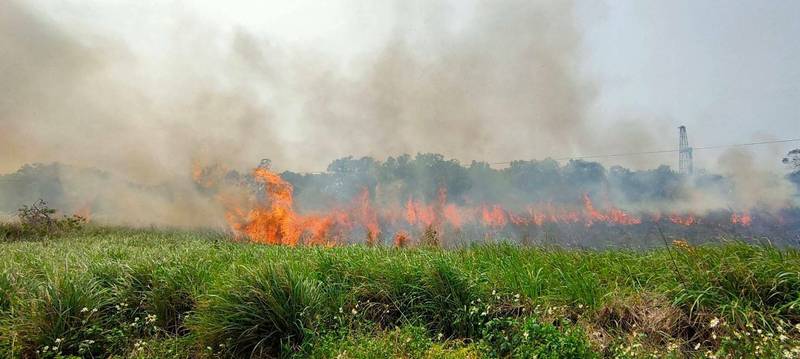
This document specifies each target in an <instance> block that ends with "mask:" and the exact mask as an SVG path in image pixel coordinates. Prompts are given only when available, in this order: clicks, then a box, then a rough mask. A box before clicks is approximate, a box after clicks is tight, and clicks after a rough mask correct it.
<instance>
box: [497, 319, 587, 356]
mask: <svg viewBox="0 0 800 359" xmlns="http://www.w3.org/2000/svg"><path fill="white" fill-rule="evenodd" d="M562 324H563V328H561V330H559V328H556V327H555V326H554V325H552V324H541V323H539V322H538V321H537V320H536V319H535V318H532V317H531V318H526V319H515V318H495V319H492V320H490V321H489V322H488V323H486V326H485V327H484V329H483V340H484V342H485V343H487V344H488V348H489V349H488V350H489V354H491V355H492V356H496V357H501V358H505V357H512V358H594V357H597V355H596V354H595V353H594V352H592V350H591V348H590V345H589V342H588V340H587V339H586V337H585V336H584V334H583V332H582V331H581V330H580V329H578V328H575V327H572V326H570V325H568V324H567V323H562Z"/></svg>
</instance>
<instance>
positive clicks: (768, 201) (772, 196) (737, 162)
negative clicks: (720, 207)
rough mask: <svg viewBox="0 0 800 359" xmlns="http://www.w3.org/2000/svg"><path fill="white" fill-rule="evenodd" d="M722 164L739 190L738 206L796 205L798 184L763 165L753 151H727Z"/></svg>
mask: <svg viewBox="0 0 800 359" xmlns="http://www.w3.org/2000/svg"><path fill="white" fill-rule="evenodd" d="M719 165H720V168H721V169H722V171H723V174H725V175H726V176H727V177H729V178H730V179H731V182H732V183H733V186H734V188H735V190H734V191H733V193H732V194H731V198H732V202H733V205H734V206H736V207H737V208H754V207H764V208H768V209H771V210H776V209H779V208H786V207H788V206H790V205H791V204H792V196H793V195H794V193H795V188H794V186H792V184H791V183H790V182H789V181H788V180H787V179H786V178H784V177H779V176H775V175H774V173H772V172H770V171H769V170H767V169H766V168H764V166H759V164H758V162H757V161H756V160H755V159H754V158H753V155H752V154H751V153H749V152H747V151H745V150H742V149H730V150H727V151H725V153H723V154H722V156H720V158H719Z"/></svg>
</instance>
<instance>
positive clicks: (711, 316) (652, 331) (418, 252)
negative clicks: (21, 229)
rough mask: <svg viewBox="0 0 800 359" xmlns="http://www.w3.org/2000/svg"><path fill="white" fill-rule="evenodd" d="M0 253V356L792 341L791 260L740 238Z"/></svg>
mask: <svg viewBox="0 0 800 359" xmlns="http://www.w3.org/2000/svg"><path fill="white" fill-rule="evenodd" d="M0 249H1V250H0V356H3V357H20V356H27V357H56V356H58V355H62V356H64V355H77V356H83V357H105V356H110V355H122V356H128V357H218V356H222V357H272V356H298V357H304V356H311V357H314V356H317V357H320V356H328V355H332V356H336V355H338V354H342V353H344V352H347V353H351V354H352V353H362V354H363V355H369V353H389V352H391V351H381V350H378V349H380V346H382V345H388V344H386V343H390V342H392V343H393V342H396V341H397V340H401V339H398V338H400V337H404V338H411V339H410V340H411V341H412V342H411V343H409V344H408V345H403V346H402V347H404V348H406V349H404V350H407V351H408V352H407V353H399V354H398V353H395V352H392V353H393V354H392V355H400V356H402V355H406V356H410V357H419V356H429V355H434V354H435V355H438V356H446V355H450V354H452V353H462V354H463V355H464V356H471V355H476V353H478V354H479V355H480V356H489V357H491V356H500V357H504V356H509V355H511V356H517V357H525V356H532V355H534V354H536V355H539V356H540V357H543V356H544V357H546V356H548V355H552V353H567V352H569V353H577V354H574V355H573V357H590V356H618V355H622V354H621V353H628V354H630V353H634V352H635V351H636V350H638V351H643V352H647V351H650V352H652V353H657V354H658V355H667V354H669V353H670V352H674V353H677V354H675V355H701V354H704V353H706V352H707V351H709V352H711V353H718V354H720V355H727V354H730V353H755V350H756V349H755V347H756V346H759V347H761V348H762V349H761V350H762V353H767V352H766V351H764V350H766V349H763V348H766V347H769V348H772V349H770V350H773V349H774V350H773V351H772V352H775V353H782V352H783V350H789V351H791V349H792V348H793V347H794V346H797V345H798V343H800V329H795V325H800V252H798V251H797V250H794V249H777V248H772V247H768V246H763V245H751V244H748V243H742V242H727V243H721V244H718V245H708V246H701V247H688V248H684V247H681V248H677V247H675V248H670V249H669V251H670V252H667V249H661V250H653V251H646V252H634V251H630V250H604V251H583V250H562V249H558V248H520V247H517V246H513V245H508V244H495V245H484V246H476V247H471V248H465V249H459V250H452V251H446V250H440V249H436V248H408V249H394V248H385V247H375V248H368V247H362V246H349V247H336V248H320V247H306V248H288V247H276V246H263V245H251V244H247V243H240V242H235V241H231V240H229V239H228V238H226V237H225V236H224V235H221V234H217V233H213V232H200V233H198V232H186V231H177V230H134V229H127V228H90V229H88V230H85V231H83V232H81V233H76V234H73V235H69V236H66V237H63V238H61V239H58V240H52V239H51V240H48V241H45V242H13V243H3V244H0ZM712 323H721V324H712ZM420 330H421V331H422V332H421V333H422V334H420ZM759 330H760V331H761V332H759ZM525 333H527V334H525ZM534 334H535V335H534ZM767 334H769V336H767ZM737 335H739V336H741V338H739V337H737ZM762 336H763V337H764V338H768V339H764V340H763V341H761V342H757V343H761V344H754V343H756V341H754V340H750V341H748V340H749V339H748V340H745V339H744V338H748V337H753V338H754V337H762ZM781 336H783V337H785V338H783V339H780V340H779V339H778V338H780V337H781ZM534 339H535V340H534ZM402 340H405V339H402ZM759 340H761V339H759ZM536 341H538V342H536ZM762 342H763V343H762ZM414 343H416V344H414ZM531 343H534V344H535V343H538V344H535V345H534V344H531ZM764 343H768V344H764ZM362 346H363V347H362ZM54 348H55V349H54ZM370 348H372V349H370ZM542 348H545V349H546V348H550V349H547V350H549V351H541V352H540V351H539V350H545V349H542ZM695 348H697V349H695ZM45 349H47V350H45ZM362 349H363V350H362ZM772 352H770V353H772ZM674 353H673V354H674ZM333 354H336V355H333ZM628 354H625V355H628ZM345 356H346V355H345ZM352 357H358V355H355V356H352Z"/></svg>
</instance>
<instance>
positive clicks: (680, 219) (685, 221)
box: [668, 214, 697, 226]
mask: <svg viewBox="0 0 800 359" xmlns="http://www.w3.org/2000/svg"><path fill="white" fill-rule="evenodd" d="M668 218H669V220H670V222H672V223H675V224H680V225H682V226H691V225H693V224H695V223H697V219H695V217H694V216H693V215H691V214H688V215H685V216H681V215H677V214H671V215H669V217H668Z"/></svg>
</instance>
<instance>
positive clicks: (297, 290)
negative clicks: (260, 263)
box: [191, 265, 324, 357]
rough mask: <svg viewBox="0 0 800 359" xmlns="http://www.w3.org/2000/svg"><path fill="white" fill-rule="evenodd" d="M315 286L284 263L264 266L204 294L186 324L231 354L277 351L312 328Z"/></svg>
mask: <svg viewBox="0 0 800 359" xmlns="http://www.w3.org/2000/svg"><path fill="white" fill-rule="evenodd" d="M320 286H321V284H320V282H319V281H318V280H315V279H312V278H309V277H306V276H304V275H301V274H300V273H298V272H297V271H296V270H293V269H292V268H289V267H288V266H286V265H268V266H266V267H264V268H261V269H259V270H254V271H251V272H249V273H247V274H245V275H244V276H243V277H241V279H238V280H234V281H233V283H231V285H230V287H229V288H226V290H225V291H224V292H223V293H221V294H219V295H215V296H210V297H209V299H208V302H207V303H205V305H202V306H200V307H199V308H198V312H197V314H196V317H194V318H193V321H192V323H193V325H191V327H192V329H194V330H195V332H196V333H197V335H198V336H199V339H200V340H201V341H202V342H203V344H204V345H205V346H207V347H211V348H224V349H222V351H223V352H224V353H225V354H227V355H230V356H233V357H263V356H274V355H279V354H281V352H282V351H284V350H285V349H287V348H291V349H295V348H297V347H298V346H299V345H300V344H301V343H302V342H303V340H304V339H305V337H306V334H307V332H310V331H313V330H314V329H315V323H316V322H318V321H319V320H320V310H321V306H322V303H323V302H324V301H323V298H322V297H323V296H322V294H321V293H322V290H321V288H320Z"/></svg>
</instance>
